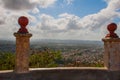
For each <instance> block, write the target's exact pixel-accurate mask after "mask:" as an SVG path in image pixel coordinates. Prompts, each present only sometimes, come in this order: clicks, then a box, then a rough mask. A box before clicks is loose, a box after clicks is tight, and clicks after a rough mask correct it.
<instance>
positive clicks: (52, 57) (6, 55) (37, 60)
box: [0, 49, 62, 70]
mask: <svg viewBox="0 0 120 80" xmlns="http://www.w3.org/2000/svg"><path fill="white" fill-rule="evenodd" d="M61 59H62V57H61V53H60V52H59V51H53V50H49V49H47V50H45V51H43V52H39V53H35V54H31V55H30V58H29V60H30V64H29V66H30V67H34V68H38V67H57V66H58V64H59V62H60V61H61ZM14 67H15V54H14V53H10V52H0V70H9V69H14Z"/></svg>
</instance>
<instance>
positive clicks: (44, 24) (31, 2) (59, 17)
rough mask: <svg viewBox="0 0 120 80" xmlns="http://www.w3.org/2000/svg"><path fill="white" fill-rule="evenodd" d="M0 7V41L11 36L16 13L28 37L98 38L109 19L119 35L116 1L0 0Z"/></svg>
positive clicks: (119, 7)
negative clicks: (23, 21) (24, 23)
mask: <svg viewBox="0 0 120 80" xmlns="http://www.w3.org/2000/svg"><path fill="white" fill-rule="evenodd" d="M0 10H1V11H0V28H1V29H0V39H1V40H14V39H15V37H14V36H13V33H14V32H17V31H18V29H19V25H18V23H17V20H18V18H19V17H20V16H26V17H28V18H29V21H30V22H29V25H28V26H27V28H28V30H29V32H30V33H32V34H33V37H32V38H31V39H32V40H39V39H61V40H64V39H67V40H71V39H72V40H101V39H102V38H103V37H104V36H105V35H106V34H107V33H108V32H107V29H106V27H107V25H108V24H109V23H111V22H115V23H116V24H117V25H118V29H117V31H116V33H117V34H118V35H120V31H119V30H120V0H0Z"/></svg>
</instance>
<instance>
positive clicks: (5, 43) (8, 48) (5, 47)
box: [0, 40, 15, 52]
mask: <svg viewBox="0 0 120 80" xmlns="http://www.w3.org/2000/svg"><path fill="white" fill-rule="evenodd" d="M0 51H3V52H15V41H9V40H0Z"/></svg>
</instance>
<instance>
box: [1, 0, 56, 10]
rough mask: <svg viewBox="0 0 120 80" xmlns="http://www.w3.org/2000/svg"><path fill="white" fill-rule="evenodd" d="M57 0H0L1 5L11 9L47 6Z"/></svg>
mask: <svg viewBox="0 0 120 80" xmlns="http://www.w3.org/2000/svg"><path fill="white" fill-rule="evenodd" d="M55 1H56V0H0V4H2V5H1V6H3V7H4V8H6V9H10V10H29V9H33V8H35V7H36V6H40V7H42V8H46V7H48V6H50V5H52V4H54V3H55Z"/></svg>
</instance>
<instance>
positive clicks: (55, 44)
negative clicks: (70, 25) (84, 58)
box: [0, 39, 103, 52]
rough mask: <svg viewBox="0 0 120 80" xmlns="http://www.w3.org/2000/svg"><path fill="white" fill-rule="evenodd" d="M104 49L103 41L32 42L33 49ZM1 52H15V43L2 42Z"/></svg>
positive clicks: (46, 40) (0, 45)
mask: <svg viewBox="0 0 120 80" xmlns="http://www.w3.org/2000/svg"><path fill="white" fill-rule="evenodd" d="M96 46H97V47H103V43H102V41H89V40H85V41H84V40H52V39H41V40H37V41H31V47H35V48H39V47H53V48H54V47H55V48H56V47H57V48H63V47H75V48H76V47H96ZM0 51H10V52H15V41H9V40H0Z"/></svg>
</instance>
